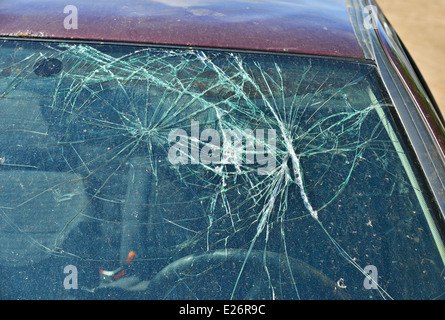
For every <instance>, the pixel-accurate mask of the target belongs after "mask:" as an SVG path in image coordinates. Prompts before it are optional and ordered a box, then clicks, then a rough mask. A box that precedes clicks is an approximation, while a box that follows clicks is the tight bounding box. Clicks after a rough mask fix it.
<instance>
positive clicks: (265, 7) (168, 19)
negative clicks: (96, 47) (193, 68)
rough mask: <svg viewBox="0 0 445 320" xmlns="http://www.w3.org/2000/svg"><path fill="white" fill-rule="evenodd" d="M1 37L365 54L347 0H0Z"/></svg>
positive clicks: (361, 56) (332, 54)
mask: <svg viewBox="0 0 445 320" xmlns="http://www.w3.org/2000/svg"><path fill="white" fill-rule="evenodd" d="M68 3H69V4H71V5H74V6H75V7H76V8H77V13H78V15H77V16H78V21H77V22H78V23H77V29H66V28H65V27H64V23H63V22H64V19H65V18H66V17H67V16H68V15H69V13H64V8H65V6H66V5H67V4H68ZM0 35H2V36H13V37H17V36H19V37H37V38H55V39H77V40H99V41H115V42H134V43H147V44H163V45H180V46H198V47H215V48H225V49H226V48H232V49H243V50H260V51H274V52H292V53H306V54H321V55H331V56H344V57H353V58H363V57H364V55H363V51H362V50H361V48H360V46H359V44H358V42H357V39H356V36H355V34H354V31H353V28H352V25H351V21H350V17H349V13H348V8H347V5H346V0H325V1H322V0H314V1H313V0H311V1H308V0H284V1H275V2H274V1H272V0H270V1H260V0H244V1H238V0H234V1H212V0H207V1H206V0H189V1H181V0H158V1H140V0H127V1H109V0H73V1H68V2H67V1H66V0H63V1H62V0H52V1H50V0H46V1H45V0H41V1H38V2H36V1H33V0H15V1H9V0H4V1H3V0H0Z"/></svg>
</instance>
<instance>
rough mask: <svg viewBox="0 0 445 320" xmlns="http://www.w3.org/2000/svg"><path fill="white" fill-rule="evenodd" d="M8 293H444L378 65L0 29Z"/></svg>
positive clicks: (431, 228)
mask: <svg viewBox="0 0 445 320" xmlns="http://www.w3.org/2000/svg"><path fill="white" fill-rule="evenodd" d="M0 53H1V54H0V57H1V58H0V110H1V117H0V146H1V147H0V191H1V192H0V240H1V246H0V275H1V276H0V293H1V297H2V298H3V299H35V298H44V299H71V298H74V299H412V298H415V299H416V298H419V299H434V298H444V297H445V296H444V293H445V283H444V264H443V259H444V249H443V244H442V240H441V237H440V235H439V233H438V230H437V228H436V227H435V220H434V216H435V214H434V210H436V207H435V205H434V202H432V200H431V197H430V196H429V193H428V191H427V188H426V187H425V184H424V181H423V178H422V176H421V175H420V174H419V172H418V170H417V169H416V162H415V160H413V159H414V158H412V155H411V153H410V149H409V147H407V144H406V143H405V138H404V135H401V134H400V126H399V122H398V119H397V113H396V112H395V109H394V107H393V106H392V104H391V102H390V100H389V99H388V97H387V95H386V93H385V91H384V89H383V87H382V86H381V84H380V82H379V80H378V76H377V71H376V68H375V66H374V65H372V64H365V63H358V62H356V61H343V60H340V59H321V58H315V57H304V56H302V57H299V56H290V55H271V54H257V53H237V52H234V53H229V52H222V51H211V50H193V49H174V48H147V47H142V46H118V45H92V44H76V43H51V42H37V41H32V42H31V41H30V42H27V41H3V42H0Z"/></svg>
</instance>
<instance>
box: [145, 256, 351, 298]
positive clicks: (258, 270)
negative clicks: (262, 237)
mask: <svg viewBox="0 0 445 320" xmlns="http://www.w3.org/2000/svg"><path fill="white" fill-rule="evenodd" d="M246 257H247V258H246ZM143 295H144V298H147V299H175V300H178V299H229V298H233V299H254V300H259V299H272V298H277V299H305V300H306V299H329V300H333V299H348V295H347V293H346V292H345V291H344V289H342V288H339V287H338V286H337V285H336V283H335V282H334V281H332V280H331V279H329V278H328V277H327V276H326V275H324V274H323V273H321V272H320V271H318V270H316V269H314V268H313V267H311V266H310V265H308V264H307V263H305V262H303V261H301V260H298V259H295V258H291V257H288V256H285V255H283V254H279V253H275V252H269V251H258V250H252V251H250V252H249V251H248V250H237V249H222V250H216V251H212V252H207V253H203V254H200V255H189V256H185V257H183V258H180V259H178V260H176V261H174V262H172V263H171V264H169V265H168V266H166V267H165V268H163V269H162V270H161V271H160V272H158V273H157V274H156V275H155V276H154V277H153V278H152V279H151V280H149V282H148V286H147V287H146V290H145V291H144V293H143Z"/></svg>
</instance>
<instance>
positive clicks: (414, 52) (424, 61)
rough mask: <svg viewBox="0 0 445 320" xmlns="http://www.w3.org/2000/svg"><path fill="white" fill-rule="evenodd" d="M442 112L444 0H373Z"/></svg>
mask: <svg viewBox="0 0 445 320" xmlns="http://www.w3.org/2000/svg"><path fill="white" fill-rule="evenodd" d="M376 2H377V3H378V4H379V6H380V8H381V9H382V11H383V12H384V14H385V15H386V17H387V18H388V20H389V21H390V23H391V24H392V25H393V27H394V28H395V29H396V32H397V33H398V35H399V37H400V38H401V39H402V41H403V43H404V44H405V46H406V47H407V49H408V51H409V52H410V54H411V56H412V57H413V59H414V61H415V62H416V64H417V66H418V67H419V69H420V71H421V72H422V75H423V77H424V78H425V81H426V82H427V84H428V86H429V88H430V90H431V91H432V93H433V96H434V98H435V100H436V102H437V104H438V105H439V108H440V109H441V111H442V114H443V115H444V116H445V0H376Z"/></svg>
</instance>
